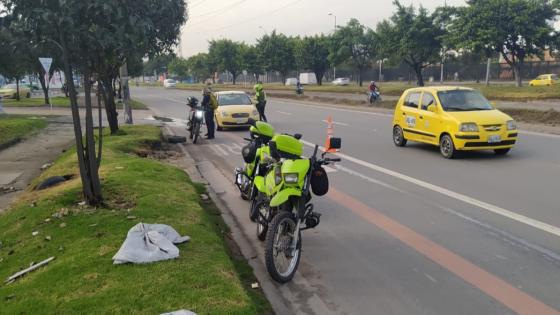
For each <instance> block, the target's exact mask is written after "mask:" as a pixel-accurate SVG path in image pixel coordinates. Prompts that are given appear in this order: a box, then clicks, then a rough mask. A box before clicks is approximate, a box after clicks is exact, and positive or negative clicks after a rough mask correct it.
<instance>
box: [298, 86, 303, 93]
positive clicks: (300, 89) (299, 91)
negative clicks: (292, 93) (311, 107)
mask: <svg viewBox="0 0 560 315" xmlns="http://www.w3.org/2000/svg"><path fill="white" fill-rule="evenodd" d="M296 95H303V85H299V86H297V87H296Z"/></svg>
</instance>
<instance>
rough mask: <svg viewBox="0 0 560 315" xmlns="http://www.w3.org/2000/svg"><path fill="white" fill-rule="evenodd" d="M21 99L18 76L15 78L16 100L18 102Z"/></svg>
mask: <svg viewBox="0 0 560 315" xmlns="http://www.w3.org/2000/svg"><path fill="white" fill-rule="evenodd" d="M20 99H21V97H20V95H19V77H18V78H16V100H17V101H18V102H19V101H20Z"/></svg>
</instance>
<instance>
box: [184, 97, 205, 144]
mask: <svg viewBox="0 0 560 315" xmlns="http://www.w3.org/2000/svg"><path fill="white" fill-rule="evenodd" d="M187 106H189V107H190V111H189V121H188V123H187V130H188V131H189V138H191V140H192V142H193V143H196V141H198V138H199V137H200V127H201V126H202V124H203V123H204V109H203V108H202V107H201V106H198V99H197V98H196V97H189V98H187Z"/></svg>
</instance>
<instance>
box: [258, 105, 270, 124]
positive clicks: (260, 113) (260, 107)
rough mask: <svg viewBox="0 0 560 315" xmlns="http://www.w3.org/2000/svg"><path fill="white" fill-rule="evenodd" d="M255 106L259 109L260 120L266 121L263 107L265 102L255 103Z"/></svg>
mask: <svg viewBox="0 0 560 315" xmlns="http://www.w3.org/2000/svg"><path fill="white" fill-rule="evenodd" d="M256 107H257V110H258V111H259V117H260V120H262V121H265V122H266V121H267V120H266V115H265V114H264V108H265V107H266V102H261V103H258V104H257V105H256Z"/></svg>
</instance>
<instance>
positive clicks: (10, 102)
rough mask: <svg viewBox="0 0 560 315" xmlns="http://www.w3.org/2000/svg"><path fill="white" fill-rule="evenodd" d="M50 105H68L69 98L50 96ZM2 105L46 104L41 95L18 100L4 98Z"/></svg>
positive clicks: (31, 105) (33, 105) (36, 105)
mask: <svg viewBox="0 0 560 315" xmlns="http://www.w3.org/2000/svg"><path fill="white" fill-rule="evenodd" d="M51 102H52V105H53V106H54V107H70V99H68V98H67V97H62V96H57V97H53V98H51ZM3 104H4V106H6V107H38V106H47V105H45V99H44V98H43V97H38V98H22V99H20V100H19V101H17V100H15V99H6V100H4V103H3Z"/></svg>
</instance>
